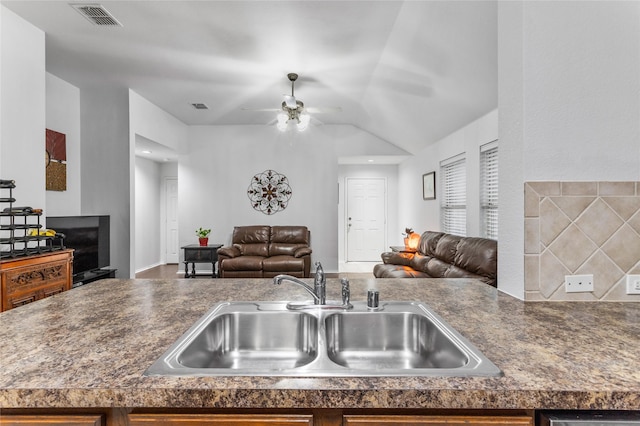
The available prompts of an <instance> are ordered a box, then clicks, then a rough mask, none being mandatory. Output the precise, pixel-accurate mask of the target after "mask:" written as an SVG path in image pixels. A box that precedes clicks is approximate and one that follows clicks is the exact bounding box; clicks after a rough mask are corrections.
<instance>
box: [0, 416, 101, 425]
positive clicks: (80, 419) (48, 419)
mask: <svg viewBox="0 0 640 426" xmlns="http://www.w3.org/2000/svg"><path fill="white" fill-rule="evenodd" d="M104 424H105V422H104V416H103V415H101V414H97V415H93V414H91V415H84V414H69V415H57V414H52V415H45V414H41V415H33V416H31V415H21V414H17V415H5V414H3V415H2V416H0V425H1V426H14V425H15V426H31V425H34V426H48V425H52V426H53V425H64V426H103V425H104Z"/></svg>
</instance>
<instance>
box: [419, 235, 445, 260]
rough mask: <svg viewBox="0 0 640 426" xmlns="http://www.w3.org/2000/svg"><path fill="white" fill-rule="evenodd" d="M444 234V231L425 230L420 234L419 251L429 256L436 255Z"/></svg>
mask: <svg viewBox="0 0 640 426" xmlns="http://www.w3.org/2000/svg"><path fill="white" fill-rule="evenodd" d="M443 235H445V234H444V232H434V231H425V232H423V233H422V235H421V236H420V242H419V243H418V251H419V252H420V253H422V254H424V255H427V256H434V254H435V252H436V246H437V245H438V241H440V238H442V236H443Z"/></svg>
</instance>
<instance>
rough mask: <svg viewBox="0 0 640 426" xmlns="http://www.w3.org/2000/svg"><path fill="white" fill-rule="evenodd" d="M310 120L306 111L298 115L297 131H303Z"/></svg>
mask: <svg viewBox="0 0 640 426" xmlns="http://www.w3.org/2000/svg"><path fill="white" fill-rule="evenodd" d="M310 121H311V116H309V114H307V113H302V114H300V115H299V116H298V125H297V128H298V131H299V132H303V131H305V130H307V127H309V122H310Z"/></svg>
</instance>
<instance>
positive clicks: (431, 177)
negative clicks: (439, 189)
mask: <svg viewBox="0 0 640 426" xmlns="http://www.w3.org/2000/svg"><path fill="white" fill-rule="evenodd" d="M422 199H423V200H435V199H436V172H429V173H425V174H423V175H422Z"/></svg>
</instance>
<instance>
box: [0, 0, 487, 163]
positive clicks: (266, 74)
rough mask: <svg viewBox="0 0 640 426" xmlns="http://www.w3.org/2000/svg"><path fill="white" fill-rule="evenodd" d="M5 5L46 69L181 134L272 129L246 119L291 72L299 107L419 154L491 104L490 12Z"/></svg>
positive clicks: (358, 4)
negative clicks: (112, 95)
mask: <svg viewBox="0 0 640 426" xmlns="http://www.w3.org/2000/svg"><path fill="white" fill-rule="evenodd" d="M1 3H2V4H3V5H5V6H6V7H7V8H9V9H11V10H12V11H13V12H15V13H17V14H18V15H20V16H21V17H23V18H24V19H26V20H27V21H29V22H31V23H32V24H33V25H35V26H37V27H39V28H40V29H42V30H43V31H44V32H45V33H46V68H47V71H48V72H50V73H52V74H54V75H56V76H58V77H60V78H62V79H63V80H66V81H68V82H69V83H71V84H73V85H75V86H77V87H79V88H80V89H82V88H85V87H90V86H96V85H115V86H121V87H129V88H131V89H133V90H134V91H136V92H137V93H138V94H140V95H141V96H143V97H144V98H146V99H148V100H149V101H151V102H152V103H154V104H156V105H157V106H158V107H160V108H162V109H163V110H165V111H167V112H169V113H170V114H172V115H174V116H175V117H177V118H178V119H180V120H181V121H183V122H184V123H186V124H189V125H224V124H255V125H264V124H267V123H270V122H272V120H273V118H275V113H274V112H269V111H252V110H247V109H246V108H249V109H253V108H278V107H279V106H280V103H281V102H282V95H283V94H285V93H289V92H290V90H291V87H290V83H289V81H288V80H287V73H289V72H296V73H298V74H299V75H300V77H299V80H298V81H297V82H296V91H295V94H296V97H297V98H298V99H301V100H303V101H304V103H305V105H306V106H307V107H327V106H328V107H335V106H337V107H341V108H342V111H341V112H339V113H335V112H334V113H325V114H315V115H314V118H316V119H318V120H320V121H321V122H322V123H327V124H330V123H334V124H345V123H347V124H353V125H354V126H357V127H359V128H361V129H363V130H365V131H368V132H370V133H372V134H374V135H376V136H378V137H380V138H382V139H384V140H386V141H388V142H390V143H392V144H394V145H396V146H398V147H400V148H402V149H404V150H406V151H408V152H410V153H414V154H415V153H417V152H419V151H420V150H422V149H423V148H424V147H425V146H426V145H428V144H430V143H433V142H435V141H437V140H439V139H441V138H442V137H444V136H446V135H448V134H450V133H451V132H453V131H455V130H456V129H458V128H460V127H462V126H464V125H465V124H467V123H469V122H470V121H472V120H474V119H476V118H478V117H480V116H482V115H484V114H486V113H487V112H489V111H491V110H493V109H495V108H496V107H497V2H496V1H395V0H392V1H366V0H363V1H306V0H305V1H303V0H298V1H203V0H201V1H151V0H146V1H110V0H106V1H104V0H103V1H102V2H101V4H102V5H103V7H104V8H105V9H106V10H108V11H109V12H110V13H111V14H112V15H113V16H114V17H115V18H116V19H117V20H118V21H119V22H120V23H121V24H122V26H95V25H93V24H92V23H90V22H89V21H88V20H86V19H85V18H84V17H83V16H82V15H81V14H80V13H78V12H77V11H76V10H75V9H74V8H73V7H71V5H70V3H69V2H67V1H57V0H48V1H4V0H3V1H1ZM73 3H74V4H77V3H79V2H77V1H74V2H73ZM88 3H95V2H94V1H92V2H88ZM15 42H16V43H19V40H16V41H15ZM192 103H204V104H206V105H207V106H208V107H209V109H208V110H196V109H194V108H193V107H192V105H191V104H192Z"/></svg>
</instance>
